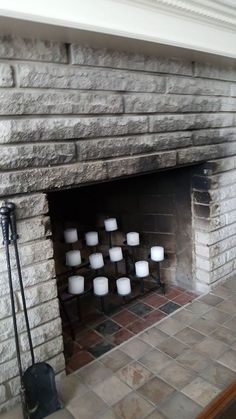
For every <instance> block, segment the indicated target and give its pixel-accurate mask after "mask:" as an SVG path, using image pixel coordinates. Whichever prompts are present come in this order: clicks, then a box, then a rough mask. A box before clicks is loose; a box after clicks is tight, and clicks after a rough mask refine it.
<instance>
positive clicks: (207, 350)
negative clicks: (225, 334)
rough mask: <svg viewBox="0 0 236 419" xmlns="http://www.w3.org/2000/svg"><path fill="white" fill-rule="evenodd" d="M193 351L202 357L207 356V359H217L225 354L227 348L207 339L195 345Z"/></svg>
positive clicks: (216, 341)
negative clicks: (199, 353)
mask: <svg viewBox="0 0 236 419" xmlns="http://www.w3.org/2000/svg"><path fill="white" fill-rule="evenodd" d="M194 349H195V350H196V351H199V352H201V353H202V354H204V355H207V356H209V358H212V359H217V358H219V356H220V355H221V354H223V353H224V352H226V351H227V349H229V347H228V345H225V344H224V343H223V342H221V341H219V340H216V339H213V338H211V337H209V338H205V339H204V340H203V341H202V342H200V343H198V344H197V345H195V348H194Z"/></svg>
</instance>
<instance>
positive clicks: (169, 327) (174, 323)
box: [156, 317, 184, 336]
mask: <svg viewBox="0 0 236 419" xmlns="http://www.w3.org/2000/svg"><path fill="white" fill-rule="evenodd" d="M156 327H157V328H158V329H159V330H161V331H162V332H164V333H167V334H168V335H170V336H172V335H174V334H175V333H177V332H179V331H180V330H181V329H183V328H184V324H182V323H180V322H179V321H178V320H174V319H172V318H171V317H169V318H167V319H165V320H163V321H162V322H161V323H160V324H159V325H157V326H156Z"/></svg>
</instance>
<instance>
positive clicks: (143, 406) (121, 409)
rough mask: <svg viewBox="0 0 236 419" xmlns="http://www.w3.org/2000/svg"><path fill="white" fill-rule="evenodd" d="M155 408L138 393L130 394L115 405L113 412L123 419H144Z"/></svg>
mask: <svg viewBox="0 0 236 419" xmlns="http://www.w3.org/2000/svg"><path fill="white" fill-rule="evenodd" d="M153 409H154V406H153V405H152V404H151V403H149V402H148V401H147V400H145V399H144V398H143V397H141V396H140V395H139V394H137V393H134V392H132V393H130V394H128V396H126V397H125V398H124V399H122V400H120V401H119V402H118V403H116V404H115V406H114V407H113V410H114V412H115V414H117V416H118V417H119V418H121V419H144V418H146V417H147V415H148V414H149V413H151V412H152V411H153Z"/></svg>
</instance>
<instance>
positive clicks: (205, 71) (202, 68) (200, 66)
mask: <svg viewBox="0 0 236 419" xmlns="http://www.w3.org/2000/svg"><path fill="white" fill-rule="evenodd" d="M194 67H195V68H194V70H195V71H194V74H195V76H197V77H206V78H210V79H219V80H231V81H236V68H235V66H234V65H224V64H222V65H220V64H216V63H214V64H211V63H195V66H194Z"/></svg>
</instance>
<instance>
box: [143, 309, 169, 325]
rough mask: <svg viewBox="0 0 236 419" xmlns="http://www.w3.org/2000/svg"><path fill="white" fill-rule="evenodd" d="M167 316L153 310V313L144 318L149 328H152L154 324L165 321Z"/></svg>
mask: <svg viewBox="0 0 236 419" xmlns="http://www.w3.org/2000/svg"><path fill="white" fill-rule="evenodd" d="M166 316H167V314H165V313H163V311H160V310H153V311H151V313H149V314H147V315H146V316H144V319H145V323H146V324H147V326H152V325H153V324H155V323H157V322H159V321H160V320H161V319H163V318H164V317H166Z"/></svg>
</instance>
